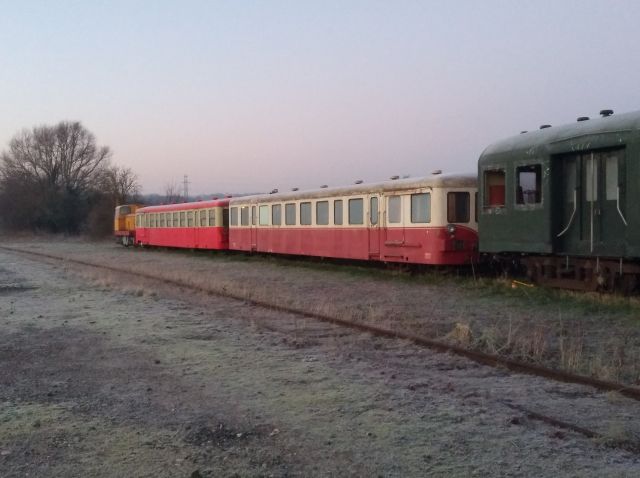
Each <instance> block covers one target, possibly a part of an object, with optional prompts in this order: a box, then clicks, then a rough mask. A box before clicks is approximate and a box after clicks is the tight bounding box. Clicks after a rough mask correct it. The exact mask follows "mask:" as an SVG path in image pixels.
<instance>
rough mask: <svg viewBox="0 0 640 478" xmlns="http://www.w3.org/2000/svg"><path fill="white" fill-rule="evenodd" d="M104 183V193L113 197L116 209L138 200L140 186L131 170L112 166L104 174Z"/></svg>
mask: <svg viewBox="0 0 640 478" xmlns="http://www.w3.org/2000/svg"><path fill="white" fill-rule="evenodd" d="M103 181H104V186H103V191H104V192H105V193H107V194H108V195H109V196H110V197H111V199H112V203H113V206H114V207H115V206H119V205H120V204H127V203H130V202H135V201H136V200H137V196H138V194H139V193H140V184H139V183H138V176H137V175H136V173H134V172H133V170H131V168H124V167H120V166H110V167H108V168H106V169H105V170H104V172H103Z"/></svg>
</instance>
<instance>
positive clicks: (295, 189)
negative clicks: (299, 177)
mask: <svg viewBox="0 0 640 478" xmlns="http://www.w3.org/2000/svg"><path fill="white" fill-rule="evenodd" d="M298 189H299V188H291V190H292V191H297V190H298Z"/></svg>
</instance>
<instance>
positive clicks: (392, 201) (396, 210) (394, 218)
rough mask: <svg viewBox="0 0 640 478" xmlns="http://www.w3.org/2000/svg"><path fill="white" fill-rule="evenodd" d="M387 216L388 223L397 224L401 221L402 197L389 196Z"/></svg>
mask: <svg viewBox="0 0 640 478" xmlns="http://www.w3.org/2000/svg"><path fill="white" fill-rule="evenodd" d="M387 204H388V211H387V216H388V218H389V223H390V224H398V223H399V222H401V221H402V197H400V196H389V199H388V202H387Z"/></svg>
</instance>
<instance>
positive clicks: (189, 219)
mask: <svg viewBox="0 0 640 478" xmlns="http://www.w3.org/2000/svg"><path fill="white" fill-rule="evenodd" d="M187 227H193V211H187Z"/></svg>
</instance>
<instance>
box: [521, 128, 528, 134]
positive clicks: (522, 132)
mask: <svg viewBox="0 0 640 478" xmlns="http://www.w3.org/2000/svg"><path fill="white" fill-rule="evenodd" d="M525 133H528V131H527V130H526V129H524V130H522V131H520V134H525Z"/></svg>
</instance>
